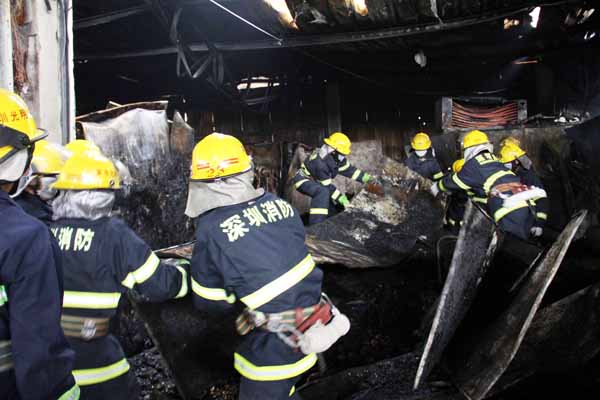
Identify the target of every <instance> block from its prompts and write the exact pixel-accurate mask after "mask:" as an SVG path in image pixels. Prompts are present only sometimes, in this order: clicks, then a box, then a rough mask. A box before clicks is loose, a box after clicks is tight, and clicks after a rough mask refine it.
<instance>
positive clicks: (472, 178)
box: [431, 130, 545, 240]
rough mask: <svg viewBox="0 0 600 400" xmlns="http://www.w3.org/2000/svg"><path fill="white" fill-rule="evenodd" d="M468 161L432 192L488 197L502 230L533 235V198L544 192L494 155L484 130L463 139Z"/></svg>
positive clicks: (527, 236)
mask: <svg viewBox="0 0 600 400" xmlns="http://www.w3.org/2000/svg"><path fill="white" fill-rule="evenodd" d="M463 149H464V159H465V164H464V166H463V167H462V169H461V170H460V171H459V172H458V173H452V174H451V175H449V176H445V177H444V178H443V179H441V180H440V181H439V182H436V183H435V184H434V185H433V186H432V187H431V191H432V193H433V194H434V195H436V194H437V193H438V192H439V191H443V192H457V191H461V190H462V191H471V192H473V196H475V197H477V198H486V199H487V212H488V213H489V215H490V216H491V217H492V218H493V220H494V221H495V223H496V224H497V225H498V227H499V228H500V230H502V231H503V232H507V233H511V234H513V235H515V236H517V237H518V238H520V239H523V240H527V239H529V238H530V236H532V235H534V234H535V232H534V229H533V228H534V214H535V211H534V212H533V213H532V211H531V210H532V209H533V210H535V205H534V201H535V199H537V198H539V197H540V196H542V195H545V192H544V191H543V190H542V189H538V188H527V187H526V186H524V185H523V184H522V183H521V180H520V179H519V177H518V176H517V175H515V174H514V173H513V172H512V171H510V170H508V169H507V168H506V167H505V166H504V164H502V163H501V162H500V160H498V159H497V158H496V157H495V156H494V154H493V145H492V144H491V143H490V141H489V140H488V137H487V135H486V134H485V133H483V132H481V131H478V130H474V131H471V132H469V133H467V134H466V135H465V137H464V139H463Z"/></svg>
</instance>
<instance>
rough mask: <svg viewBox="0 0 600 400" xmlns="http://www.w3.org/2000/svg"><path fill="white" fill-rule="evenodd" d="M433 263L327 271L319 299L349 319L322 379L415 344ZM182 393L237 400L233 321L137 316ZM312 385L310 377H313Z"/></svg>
mask: <svg viewBox="0 0 600 400" xmlns="http://www.w3.org/2000/svg"><path fill="white" fill-rule="evenodd" d="M434 265H435V264H434V262H433V261H432V260H430V263H429V264H423V263H418V264H417V263H415V264H405V265H399V266H397V267H396V268H393V269H391V268H390V269H369V270H361V271H350V270H348V269H346V268H344V267H339V266H326V267H325V268H324V270H325V271H324V272H325V279H324V285H323V287H324V291H325V292H327V293H328V294H329V295H330V296H331V298H332V300H333V301H334V303H336V305H337V306H338V307H339V308H340V310H341V311H342V312H344V313H346V314H347V315H348V316H349V318H350V320H351V322H352V329H351V331H350V333H349V334H348V335H346V336H345V337H344V338H342V339H341V340H340V341H339V342H338V343H336V345H335V346H334V347H333V348H332V349H330V350H329V351H328V352H326V353H325V359H326V363H327V367H328V372H327V374H333V373H336V372H339V371H342V370H344V369H347V368H351V367H354V366H360V365H365V364H370V363H373V362H376V361H379V360H383V359H385V358H389V357H390V355H398V354H403V353H406V352H408V351H410V349H412V347H414V345H415V343H416V340H417V338H416V336H415V331H416V330H417V329H418V325H419V322H420V315H422V314H423V313H424V312H425V310H427V309H428V308H429V306H430V305H431V302H432V301H433V299H434V298H435V296H436V292H437V286H436V285H437V284H436V281H435V269H434V268H433V266H434ZM142 314H143V316H144V319H145V320H146V322H147V323H148V324H149V325H151V326H152V332H153V335H154V338H155V339H156V343H157V344H158V347H159V349H160V350H161V352H162V354H163V355H164V358H165V360H166V361H167V364H168V365H169V366H170V368H171V371H172V373H173V376H174V378H175V380H176V381H177V383H178V386H179V388H180V389H181V390H182V391H183V392H184V393H185V394H186V396H187V397H188V398H203V399H209V400H227V399H234V398H236V397H235V394H236V390H237V379H238V377H237V373H236V372H235V371H234V369H233V351H234V349H235V346H236V343H237V341H238V340H239V339H240V338H239V337H237V336H236V334H235V329H234V317H235V315H229V316H228V317H225V318H224V317H215V316H211V315H208V314H204V313H201V312H199V311H197V310H195V309H194V308H193V306H192V304H191V301H190V299H189V298H188V299H185V300H184V301H176V302H169V303H166V304H163V305H161V306H157V307H147V308H145V309H144V310H143V311H142ZM313 378H314V376H313Z"/></svg>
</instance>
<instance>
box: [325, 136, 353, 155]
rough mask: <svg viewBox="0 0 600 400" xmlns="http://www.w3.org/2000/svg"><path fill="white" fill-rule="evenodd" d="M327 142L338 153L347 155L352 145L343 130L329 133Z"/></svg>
mask: <svg viewBox="0 0 600 400" xmlns="http://www.w3.org/2000/svg"><path fill="white" fill-rule="evenodd" d="M324 142H325V144H328V145H329V146H331V147H333V148H334V149H335V150H336V151H337V152H338V153H340V154H343V155H345V156H347V155H348V154H350V147H351V146H352V142H350V139H349V138H348V136H346V135H345V134H343V133H342V132H335V133H332V134H331V135H329V137H328V138H325V140H324Z"/></svg>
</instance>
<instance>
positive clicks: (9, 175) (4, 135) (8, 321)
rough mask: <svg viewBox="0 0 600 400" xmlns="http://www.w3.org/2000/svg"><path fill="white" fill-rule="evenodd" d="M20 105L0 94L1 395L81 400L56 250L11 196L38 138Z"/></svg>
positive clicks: (14, 98)
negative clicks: (65, 326) (65, 332)
mask: <svg viewBox="0 0 600 400" xmlns="http://www.w3.org/2000/svg"><path fill="white" fill-rule="evenodd" d="M44 136H45V135H44V134H43V133H40V131H38V130H37V128H36V125H35V122H34V120H33V117H32V116H31V114H30V113H29V110H28V108H27V105H26V104H25V102H24V101H23V100H22V99H21V98H20V97H19V96H17V95H16V94H14V93H11V92H9V91H7V90H4V89H0V221H2V222H0V394H1V395H0V397H2V399H6V400H19V399H34V400H44V399H53V400H55V399H60V400H74V399H78V398H79V388H78V387H77V385H76V384H75V380H74V379H73V375H72V374H71V369H72V367H73V360H74V357H75V354H74V352H73V350H71V348H70V347H69V344H68V342H67V340H66V339H65V337H64V335H63V332H62V329H61V326H60V313H61V303H62V294H61V281H60V278H59V271H60V268H61V264H60V251H59V250H58V246H57V244H56V241H55V240H54V239H53V238H52V235H51V234H50V231H49V230H48V228H47V227H46V226H45V225H44V224H43V223H41V222H40V221H38V220H37V219H35V218H33V217H31V216H29V215H27V214H26V213H25V212H24V211H23V210H22V209H21V208H20V207H19V206H18V205H16V204H15V202H14V201H13V200H12V199H11V198H10V197H9V195H8V192H10V191H11V190H12V189H13V188H14V186H15V185H16V181H18V180H19V178H20V177H21V176H22V175H23V173H24V172H25V171H26V170H27V168H28V166H29V162H30V159H31V157H32V153H33V151H34V146H35V143H36V142H38V141H39V140H41V139H43V138H44Z"/></svg>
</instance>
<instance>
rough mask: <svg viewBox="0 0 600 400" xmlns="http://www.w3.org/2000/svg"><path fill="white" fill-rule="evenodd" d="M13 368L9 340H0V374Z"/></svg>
mask: <svg viewBox="0 0 600 400" xmlns="http://www.w3.org/2000/svg"><path fill="white" fill-rule="evenodd" d="M13 368H14V364H13V358H12V346H11V342H10V340H0V373H2V372H5V371H10V370H11V369H13Z"/></svg>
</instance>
